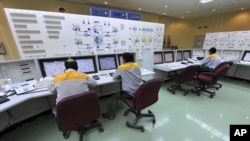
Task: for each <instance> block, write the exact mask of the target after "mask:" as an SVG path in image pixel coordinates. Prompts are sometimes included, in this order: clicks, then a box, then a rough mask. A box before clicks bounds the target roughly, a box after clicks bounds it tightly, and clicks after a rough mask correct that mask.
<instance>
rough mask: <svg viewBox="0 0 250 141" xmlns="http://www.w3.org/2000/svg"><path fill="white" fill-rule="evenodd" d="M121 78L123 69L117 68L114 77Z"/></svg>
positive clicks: (115, 78)
mask: <svg viewBox="0 0 250 141" xmlns="http://www.w3.org/2000/svg"><path fill="white" fill-rule="evenodd" d="M120 78H121V71H120V70H119V69H117V70H116V71H115V72H114V74H113V79H114V80H118V79H120Z"/></svg>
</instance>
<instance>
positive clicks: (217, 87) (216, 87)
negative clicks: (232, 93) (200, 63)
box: [199, 61, 233, 90]
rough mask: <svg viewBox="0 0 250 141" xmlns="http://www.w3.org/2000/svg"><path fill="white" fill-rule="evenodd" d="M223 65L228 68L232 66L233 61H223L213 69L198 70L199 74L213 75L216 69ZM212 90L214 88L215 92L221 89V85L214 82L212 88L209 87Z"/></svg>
mask: <svg viewBox="0 0 250 141" xmlns="http://www.w3.org/2000/svg"><path fill="white" fill-rule="evenodd" d="M224 64H228V65H229V68H230V67H231V66H232V65H233V61H223V62H221V63H220V64H219V65H218V66H216V67H215V68H214V69H211V68H200V69H199V73H203V72H210V73H214V72H215V70H216V69H218V68H219V67H221V66H222V65H224ZM211 87H212V88H215V89H216V90H219V89H220V88H221V87H222V84H220V83H218V82H216V83H215V84H213V86H211Z"/></svg>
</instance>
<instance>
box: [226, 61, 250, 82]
mask: <svg viewBox="0 0 250 141" xmlns="http://www.w3.org/2000/svg"><path fill="white" fill-rule="evenodd" d="M232 67H233V68H232ZM232 67H231V68H232V69H233V70H232V69H231V68H230V70H229V71H232V72H233V77H236V78H241V79H245V80H250V74H249V71H250V63H249V62H246V63H243V62H238V61H237V62H234V64H233V66H232Z"/></svg>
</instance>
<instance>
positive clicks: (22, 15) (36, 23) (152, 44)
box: [5, 8, 165, 58]
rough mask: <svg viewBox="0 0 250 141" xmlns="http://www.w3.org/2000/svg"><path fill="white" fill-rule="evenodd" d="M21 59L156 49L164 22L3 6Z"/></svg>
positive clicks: (161, 42)
mask: <svg viewBox="0 0 250 141" xmlns="http://www.w3.org/2000/svg"><path fill="white" fill-rule="evenodd" d="M5 13H6V16H7V18H8V21H9V24H10V27H11V31H12V33H13V36H14V39H15V42H16V44H17V48H18V50H19V53H20V56H21V57H22V58H43V57H57V56H75V55H85V54H100V53H119V52H126V51H129V52H138V53H139V54H141V52H144V51H147V50H160V49H162V46H163V37H164V28H165V25H164V24H159V23H150V22H141V21H132V20H124V19H116V18H106V17H97V16H87V15H79V14H68V13H57V12H45V11H35V10H22V9H11V8H5Z"/></svg>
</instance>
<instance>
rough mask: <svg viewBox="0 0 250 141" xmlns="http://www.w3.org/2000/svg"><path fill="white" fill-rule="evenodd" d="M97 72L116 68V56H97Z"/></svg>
mask: <svg viewBox="0 0 250 141" xmlns="http://www.w3.org/2000/svg"><path fill="white" fill-rule="evenodd" d="M98 64H99V71H104V70H112V69H116V68H117V63H116V55H115V54H111V55H98Z"/></svg>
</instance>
